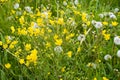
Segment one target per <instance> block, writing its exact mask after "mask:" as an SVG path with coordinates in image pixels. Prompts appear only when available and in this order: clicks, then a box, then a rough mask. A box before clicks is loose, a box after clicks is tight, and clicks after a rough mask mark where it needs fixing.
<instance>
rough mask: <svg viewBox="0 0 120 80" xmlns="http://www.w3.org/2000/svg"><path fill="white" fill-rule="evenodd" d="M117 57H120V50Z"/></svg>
mask: <svg viewBox="0 0 120 80" xmlns="http://www.w3.org/2000/svg"><path fill="white" fill-rule="evenodd" d="M117 57H119V58H120V50H118V51H117Z"/></svg>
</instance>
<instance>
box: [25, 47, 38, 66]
mask: <svg viewBox="0 0 120 80" xmlns="http://www.w3.org/2000/svg"><path fill="white" fill-rule="evenodd" d="M37 53H38V51H37V50H36V49H34V50H32V51H31V54H30V55H27V57H26V59H27V61H28V63H30V62H33V63H34V64H36V61H37Z"/></svg>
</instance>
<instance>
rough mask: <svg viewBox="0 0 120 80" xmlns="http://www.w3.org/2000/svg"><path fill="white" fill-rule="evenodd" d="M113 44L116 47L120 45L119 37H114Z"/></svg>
mask: <svg viewBox="0 0 120 80" xmlns="http://www.w3.org/2000/svg"><path fill="white" fill-rule="evenodd" d="M114 43H115V44H116V45H120V37H119V36H116V37H114Z"/></svg>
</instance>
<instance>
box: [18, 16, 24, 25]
mask: <svg viewBox="0 0 120 80" xmlns="http://www.w3.org/2000/svg"><path fill="white" fill-rule="evenodd" d="M19 22H20V24H22V25H23V24H24V22H25V20H24V16H21V17H20V18H19Z"/></svg>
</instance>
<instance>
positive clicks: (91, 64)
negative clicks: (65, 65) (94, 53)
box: [87, 63, 97, 69]
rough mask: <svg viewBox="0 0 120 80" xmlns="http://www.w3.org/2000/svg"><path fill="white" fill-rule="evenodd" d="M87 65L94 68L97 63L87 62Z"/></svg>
mask: <svg viewBox="0 0 120 80" xmlns="http://www.w3.org/2000/svg"><path fill="white" fill-rule="evenodd" d="M87 66H88V67H92V68H93V69H96V67H97V65H96V64H95V63H88V64H87Z"/></svg>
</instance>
